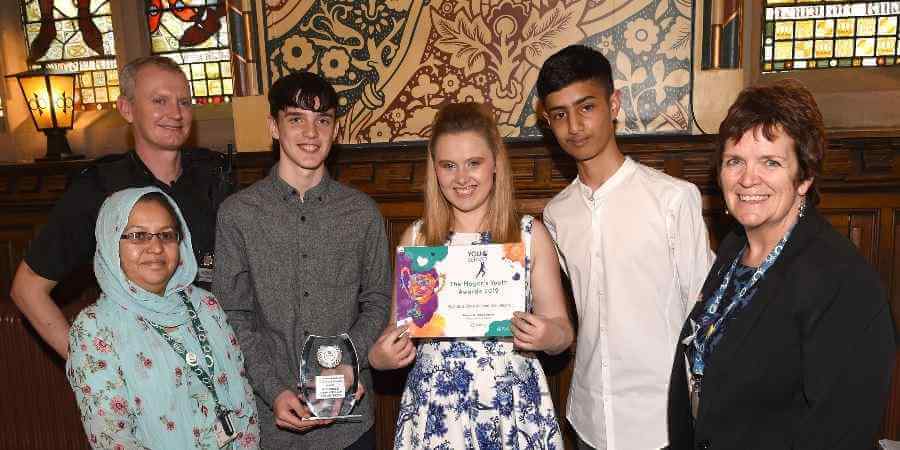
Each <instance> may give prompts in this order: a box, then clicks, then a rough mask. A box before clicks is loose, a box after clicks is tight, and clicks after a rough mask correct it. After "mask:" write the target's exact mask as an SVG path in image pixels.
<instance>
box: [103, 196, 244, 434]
mask: <svg viewBox="0 0 900 450" xmlns="http://www.w3.org/2000/svg"><path fill="white" fill-rule="evenodd" d="M151 192H160V193H162V191H161V190H159V189H158V188H155V187H144V188H132V189H125V190H122V191H119V192H116V193H115V194H113V195H111V196H110V197H109V198H107V199H106V201H105V202H103V206H102V207H101V208H100V214H99V216H98V217H97V227H96V236H97V253H96V255H95V256H94V273H95V274H96V275H97V281H98V282H99V284H100V288H101V289H102V290H103V294H102V295H101V297H100V299H99V300H98V301H97V306H96V311H97V315H98V317H99V316H101V315H102V316H103V317H104V321H105V323H106V324H108V326H109V327H110V328H111V329H112V332H113V334H114V335H115V336H116V341H115V345H116V350H115V354H116V355H117V358H118V361H117V362H118V364H119V367H120V368H121V374H122V378H123V379H124V380H125V384H126V386H127V389H128V391H129V393H130V395H131V396H133V397H134V398H140V399H142V401H141V406H140V409H141V414H139V415H138V416H137V417H136V419H135V420H136V422H137V424H138V429H139V430H140V433H139V434H140V437H141V438H142V439H143V440H144V441H145V442H151V443H152V445H150V447H152V448H186V446H185V444H184V443H188V442H194V441H195V439H196V438H197V436H196V435H194V434H192V433H195V431H194V430H195V429H197V428H198V427H201V428H204V427H207V426H211V424H212V422H213V420H214V416H215V414H214V413H212V412H210V413H209V415H208V416H207V417H206V418H198V417H197V416H196V415H192V414H191V411H190V408H189V407H188V406H187V404H189V403H191V402H194V401H195V399H193V398H190V397H187V396H184V395H180V394H182V393H184V392H185V390H186V389H187V386H189V385H190V384H191V383H195V384H196V385H198V386H199V385H201V383H200V381H199V380H194V379H193V378H191V380H186V381H185V382H184V384H180V385H179V383H177V382H175V381H174V380H176V378H177V374H178V373H179V371H180V372H181V373H184V374H185V375H184V376H185V377H195V375H194V374H193V373H191V372H190V371H189V369H187V368H186V366H184V360H182V359H181V358H180V357H178V356H177V355H176V354H175V352H174V351H173V350H172V349H171V348H170V347H169V346H168V345H167V344H166V343H165V341H163V340H162V338H159V337H158V336H156V333H155V331H154V330H153V329H152V328H149V327H147V326H146V325H144V324H143V323H142V319H141V318H143V319H146V320H149V321H152V322H154V323H156V324H159V325H162V326H164V327H174V326H178V325H182V324H185V323H189V321H190V318H189V317H188V311H187V306H185V304H184V301H182V299H181V295H182V294H181V292H184V294H185V295H187V296H188V298H189V301H190V303H191V304H192V305H193V306H194V309H195V310H197V312H198V317H199V320H200V321H201V322H202V325H203V327H204V328H205V329H206V330H207V336H208V337H209V348H210V351H211V353H212V356H213V359H214V360H215V370H216V373H214V374H211V376H212V377H213V379H214V380H216V381H215V382H214V384H215V388H216V391H217V393H218V396H219V400H220V401H221V403H222V405H223V406H224V407H225V408H226V409H228V410H232V411H238V413H236V414H235V417H234V420H233V421H234V425H235V427H236V429H238V430H246V429H247V427H248V420H249V419H250V417H251V416H252V415H253V414H254V411H255V405H253V404H249V403H247V402H246V392H245V391H244V389H245V385H244V383H243V376H242V374H241V372H242V366H241V364H240V363H239V360H238V359H237V358H236V357H235V354H234V353H233V350H232V349H233V347H232V344H231V343H230V342H229V339H233V335H229V334H230V328H228V329H227V330H228V331H225V332H226V333H229V334H222V331H219V325H218V324H217V323H216V321H215V319H214V318H213V317H212V315H211V314H210V313H208V312H206V310H207V309H208V308H209V305H210V303H209V302H211V301H214V300H213V297H212V295H211V294H210V293H209V292H207V291H204V290H203V289H200V288H197V287H194V286H192V285H191V283H192V281H193V279H194V277H195V276H196V274H197V260H196V258H195V257H194V252H193V251H192V249H191V234H190V232H189V231H188V227H187V223H186V222H185V220H184V217H182V215H181V211H180V210H179V209H178V206H177V205H176V204H175V202H174V201H173V200H172V199H171V198H170V197H168V196H167V195H165V193H163V196H164V197H165V198H166V200H168V201H169V204H171V205H172V207H173V209H174V210H175V214H176V215H177V216H178V221H179V222H180V223H181V232H182V235H183V237H182V239H181V243H180V244H179V248H178V250H179V252H180V255H181V262H180V263H179V265H178V267H177V268H176V270H175V273H174V274H172V277H171V278H170V279H169V282H168V284H167V285H166V288H165V291H164V293H163V295H162V296H160V295H157V294H154V293H152V292H148V291H147V290H145V289H143V288H141V287H140V286H138V285H137V284H135V283H133V282H132V281H130V280H129V279H128V278H127V277H126V276H125V273H124V271H123V270H122V268H121V266H120V263H119V239H120V236H121V235H122V231H123V230H124V229H125V226H126V224H127V223H128V216H129V215H130V214H131V210H132V209H133V208H134V205H135V204H136V203H137V202H138V200H140V198H141V197H143V196H144V195H146V194H149V193H151ZM123 309H124V310H126V313H125V314H123V311H122V310H123ZM129 315H131V317H128V316H129ZM98 320H99V319H98ZM106 320H108V321H106ZM185 345H186V346H187V347H188V349H189V350H190V348H191V347H192V346H195V348H196V349H197V350H195V351H198V350H199V349H200V347H199V345H200V344H199V342H196V341H193V340H192V341H191V342H185ZM145 358H153V363H152V365H151V366H149V367H148V366H147V364H146V360H145ZM201 367H203V368H204V369H208V366H207V365H206V364H203V363H201ZM173 374H175V375H174V376H173ZM188 381H190V382H188ZM201 389H202V388H201ZM204 392H206V391H205V390H204ZM129 398H130V397H129ZM134 404H137V400H134ZM210 411H211V409H210ZM161 417H165V418H167V419H168V420H171V421H172V422H173V423H175V424H178V425H177V427H174V430H173V429H172V428H168V427H167V424H166V421H162V420H160V418H161ZM204 429H205V428H204ZM173 443H178V444H173ZM236 446H237V444H232V446H231V447H229V448H234V447H236Z"/></svg>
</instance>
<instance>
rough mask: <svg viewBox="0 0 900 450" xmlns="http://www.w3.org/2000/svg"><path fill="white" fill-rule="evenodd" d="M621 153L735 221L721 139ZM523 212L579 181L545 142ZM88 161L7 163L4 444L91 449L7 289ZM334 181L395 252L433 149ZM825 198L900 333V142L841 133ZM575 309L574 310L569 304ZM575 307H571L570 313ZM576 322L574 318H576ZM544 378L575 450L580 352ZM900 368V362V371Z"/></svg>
mask: <svg viewBox="0 0 900 450" xmlns="http://www.w3.org/2000/svg"><path fill="white" fill-rule="evenodd" d="M620 144H621V146H622V148H623V151H624V152H625V153H626V154H628V155H630V156H631V157H633V158H635V159H637V160H639V161H642V162H644V163H645V164H648V165H650V166H652V167H657V168H659V169H660V170H664V171H666V172H667V173H669V174H671V175H673V176H679V177H681V178H684V179H686V180H688V181H691V182H693V183H695V184H697V186H698V187H699V188H700V190H701V192H702V193H703V205H704V219H705V220H706V223H707V226H708V228H709V231H710V240H711V243H712V245H713V247H714V248H715V247H716V246H718V243H719V242H720V240H721V239H722V238H723V237H724V236H725V234H726V233H727V232H728V231H729V230H730V229H731V228H732V227H733V226H734V220H733V218H731V217H730V216H728V215H726V214H725V212H724V208H723V206H722V199H721V194H720V193H719V192H718V188H717V185H716V181H715V175H714V173H713V170H712V166H711V164H712V158H711V154H712V150H713V148H714V138H713V137H710V136H700V137H697V136H654V137H637V138H631V137H629V138H624V139H621V140H620ZM508 148H509V152H510V158H511V165H512V170H513V174H514V181H515V184H516V188H517V207H518V208H519V210H520V211H521V212H524V213H529V214H533V215H535V216H537V217H540V213H541V211H542V210H543V208H544V205H545V204H546V202H547V201H548V200H549V199H550V198H551V197H552V196H553V195H555V194H556V193H557V192H559V190H561V189H563V188H564V187H565V186H567V185H568V184H569V183H570V182H571V180H572V179H573V178H574V177H575V175H576V170H575V165H574V163H573V162H572V160H571V159H570V158H568V157H567V156H566V155H564V154H563V153H561V152H560V151H559V150H557V149H554V148H552V147H548V146H547V145H545V144H544V143H540V142H523V141H515V142H511V143H509V144H508ZM273 162H274V159H273V157H272V155H271V154H269V153H256V154H239V155H238V157H237V160H236V162H235V164H236V166H237V167H238V168H239V169H238V171H237V179H238V180H239V184H240V186H241V187H246V186H248V185H249V184H251V183H253V182H254V181H256V180H259V179H260V178H262V177H264V176H266V174H267V173H268V169H269V167H270V166H271V164H272V163H273ZM86 164H89V162H86V161H81V162H68V163H42V164H28V165H6V166H4V165H0V289H2V290H0V345H2V348H3V349H4V350H3V351H2V352H0V385H2V386H4V391H5V392H7V395H6V397H5V398H4V408H0V448H3V449H7V448H9V449H19V448H22V449H25V448H42V449H43V448H62V449H68V448H85V447H86V442H85V440H84V436H83V433H82V430H81V426H80V423H79V422H78V412H77V408H76V407H75V403H74V399H73V397H72V394H71V392H70V391H69V388H68V384H67V382H66V380H65V377H64V372H63V371H64V366H63V363H62V361H61V360H60V359H59V358H57V357H56V356H54V355H53V353H52V351H51V350H50V349H49V348H48V347H47V346H45V345H44V344H42V343H41V342H40V341H39V340H38V338H37V336H36V335H35V334H34V331H33V330H32V329H31V327H30V326H28V325H27V324H25V323H23V319H22V317H21V315H20V314H19V313H18V311H17V310H16V309H15V307H14V306H13V305H12V303H11V302H10V301H9V299H8V296H7V292H8V289H9V288H8V287H9V280H10V279H11V275H12V271H13V270H15V266H16V265H17V263H18V260H19V258H21V256H22V255H23V254H24V251H25V249H26V248H27V245H28V242H29V241H30V240H31V238H32V236H33V235H34V233H35V232H36V230H37V228H38V227H39V226H41V224H43V223H44V222H45V221H46V218H47V214H48V212H49V209H50V208H51V207H52V205H53V203H54V202H55V201H56V200H57V199H58V198H59V196H60V195H61V193H62V191H63V187H64V185H65V182H64V180H65V179H66V176H67V175H69V174H72V173H76V172H77V171H79V170H81V169H82V168H83V167H85V166H86ZM329 170H330V172H331V174H332V175H333V176H334V177H336V178H337V179H339V180H341V181H343V182H345V183H348V184H350V185H352V186H354V187H356V188H357V189H360V190H362V191H363V192H366V193H367V194H369V195H370V196H372V198H373V199H375V201H376V202H377V203H378V206H379V208H380V210H381V212H382V214H383V215H384V217H385V227H386V231H387V234H388V238H389V239H390V241H391V245H392V247H393V246H396V245H397V243H398V242H399V239H400V236H401V235H402V233H403V231H404V230H405V229H406V227H408V226H409V225H410V224H411V223H412V222H413V221H414V220H416V219H417V218H419V217H420V215H421V213H422V188H423V184H424V179H425V149H424V146H422V145H417V144H413V145H403V146H385V147H384V148H367V149H365V150H360V149H343V150H341V151H338V152H336V154H335V156H334V157H333V158H332V159H331V161H329ZM818 184H819V186H820V188H821V190H822V191H823V192H824V195H823V200H822V203H821V204H820V209H821V210H822V211H823V213H824V214H825V216H826V217H827V218H828V220H829V221H830V222H831V224H832V225H833V226H835V228H836V229H837V230H839V231H840V232H841V233H842V234H844V235H845V236H847V237H848V238H849V239H850V240H851V241H853V242H854V243H855V244H856V245H857V247H858V248H859V249H860V251H861V253H862V254H863V255H864V256H865V258H866V259H867V260H868V261H869V262H871V263H872V264H873V265H875V266H876V267H877V268H878V270H879V273H880V274H881V276H882V279H883V280H884V282H885V286H886V287H888V289H889V292H890V294H889V295H890V301H891V304H892V308H893V310H894V311H895V315H894V320H895V324H896V325H897V327H898V329H900V314H897V312H900V276H897V275H898V274H900V248H898V246H897V245H896V244H895V243H896V242H898V240H900V137H871V136H867V135H844V136H839V137H837V138H833V139H832V142H831V146H830V148H829V150H828V152H827V154H826V159H825V173H824V174H823V175H822V176H821V177H820V179H819V182H818ZM91 278H92V277H91V271H90V267H85V268H84V269H82V270H81V271H80V272H78V273H76V274H74V275H73V276H71V277H69V279H68V280H66V281H64V282H63V283H61V284H60V286H59V287H58V288H57V289H56V290H55V291H54V297H55V298H56V299H57V301H58V302H59V303H60V304H62V305H64V311H65V313H66V316H67V317H70V318H73V317H74V316H75V314H77V312H78V311H79V310H80V309H81V308H82V307H83V306H85V305H86V304H88V303H89V302H90V301H91V300H92V299H93V298H95V297H96V285H95V284H93V282H92V280H91ZM570 307H571V305H570ZM572 309H574V308H572ZM571 313H572V314H573V315H574V311H571ZM542 363H543V366H544V369H545V371H546V373H547V375H548V383H549V386H550V390H551V393H552V396H553V399H554V403H555V405H556V408H557V413H558V415H559V418H560V423H561V424H562V425H563V427H564V429H565V430H567V431H566V441H567V447H568V448H573V447H572V444H573V442H572V437H573V435H572V433H571V429H570V428H569V427H568V425H567V424H566V422H565V419H564V416H565V406H566V403H565V402H566V398H567V395H568V386H569V383H570V381H571V373H572V372H571V371H572V363H573V359H572V353H571V352H570V353H564V354H562V355H559V356H556V357H543V358H542ZM897 370H900V361H898V369H897ZM406 374H407V371H406V370H397V371H390V372H379V373H376V374H375V392H374V393H372V395H375V396H376V405H375V412H376V435H377V439H378V448H390V443H391V442H392V439H393V433H394V421H395V419H396V417H397V412H398V408H399V400H400V395H401V394H402V390H403V383H404V382H405V379H406ZM897 378H898V377H895V380H894V384H893V387H892V391H891V398H890V402H889V407H888V408H887V411H886V414H885V419H884V426H883V430H882V436H885V437H889V438H892V439H898V438H900V380H898V379H897Z"/></svg>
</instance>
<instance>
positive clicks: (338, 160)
mask: <svg viewBox="0 0 900 450" xmlns="http://www.w3.org/2000/svg"><path fill="white" fill-rule="evenodd" d="M618 142H619V146H620V147H621V149H622V151H623V153H625V154H626V155H629V156H630V157H632V158H634V159H636V160H638V161H640V162H641V163H643V164H646V165H648V166H650V167H653V168H656V169H659V170H662V171H664V172H666V173H668V174H670V175H673V176H676V177H679V178H683V179H686V180H688V181H690V182H692V183H694V184H696V185H697V186H699V187H700V189H701V190H702V191H703V192H704V193H707V194H709V193H714V192H717V191H718V187H717V185H716V180H715V173H714V168H713V167H712V156H713V152H714V150H715V147H716V136H715V135H702V136H678V135H672V136H665V135H663V136H626V137H620V138H618ZM507 148H508V149H509V154H510V160H511V165H512V170H513V178H514V180H515V184H516V190H517V193H518V197H519V198H522V199H528V198H542V197H546V196H548V195H550V194H554V193H556V192H558V191H559V190H561V189H562V188H563V187H565V186H566V185H567V184H568V183H569V182H571V180H572V179H573V178H574V177H575V175H576V169H575V164H574V162H573V161H572V159H571V158H569V157H568V155H566V154H565V153H564V152H562V151H561V150H560V149H559V148H558V147H557V146H556V144H555V143H554V142H552V141H549V140H548V141H538V140H515V141H510V142H508V143H507ZM425 149H426V145H425V143H424V142H417V143H411V144H399V145H398V144H385V145H366V146H346V147H337V148H336V149H335V151H334V154H333V155H332V157H331V158H330V160H329V164H328V166H329V169H330V171H331V174H332V175H333V176H334V177H336V178H338V179H339V180H341V181H344V182H346V183H348V184H350V185H352V186H354V187H356V188H358V189H360V190H362V191H363V192H366V193H367V194H369V195H371V196H372V197H374V198H375V199H376V200H382V201H403V200H409V199H414V198H415V199H418V198H420V196H421V192H422V185H423V183H424V180H425V177H424V174H425V151H426V150H425ZM274 161H275V159H274V157H273V156H272V154H271V153H270V152H258V153H252V152H251V153H239V154H238V155H237V156H236V161H235V166H236V167H237V179H238V182H239V183H240V185H241V186H247V185H250V184H252V183H253V182H254V181H257V180H259V179H260V178H263V177H264V176H266V174H267V173H268V169H269V167H271V165H272V163H273V162H274ZM90 163H91V162H90V161H73V162H57V163H28V164H7V165H0V207H3V206H15V207H16V208H21V207H23V206H25V205H24V204H28V205H29V206H31V207H35V206H39V207H40V206H43V207H47V206H50V205H52V204H53V202H55V201H56V199H58V198H59V197H60V196H61V195H62V193H63V192H64V191H65V185H66V180H67V177H68V176H69V175H71V174H74V173H77V172H78V171H80V170H83V169H84V168H85V167H87V166H88V165H89V164H90ZM819 187H820V189H821V190H822V191H823V192H868V191H882V192H883V191H885V190H890V191H894V190H897V191H900V136H865V135H859V134H849V133H848V134H846V135H832V137H831V140H830V142H829V148H828V150H827V152H826V156H825V161H824V164H823V174H822V176H821V177H820V179H819Z"/></svg>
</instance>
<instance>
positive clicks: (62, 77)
mask: <svg viewBox="0 0 900 450" xmlns="http://www.w3.org/2000/svg"><path fill="white" fill-rule="evenodd" d="M13 76H15V77H16V80H17V81H18V82H19V88H21V89H22V95H23V96H24V97H25V99H26V100H27V101H28V110H29V111H30V112H31V118H32V120H34V126H35V127H37V129H38V130H40V131H45V130H48V129H54V128H55V129H71V128H72V124H73V123H74V122H75V74H74V73H66V72H55V71H49V70H46V69H37V70H29V71H27V72H21V73H17V74H15V75H13Z"/></svg>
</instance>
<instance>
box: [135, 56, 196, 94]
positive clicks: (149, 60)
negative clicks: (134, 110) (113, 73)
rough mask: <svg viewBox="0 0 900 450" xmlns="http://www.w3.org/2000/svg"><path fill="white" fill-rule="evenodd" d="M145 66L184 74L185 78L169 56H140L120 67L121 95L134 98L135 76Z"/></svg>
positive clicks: (179, 67)
mask: <svg viewBox="0 0 900 450" xmlns="http://www.w3.org/2000/svg"><path fill="white" fill-rule="evenodd" d="M145 66H155V67H158V68H160V69H163V70H169V71H172V72H175V73H179V74H181V75H182V76H184V77H185V79H186V78H187V76H186V75H184V72H183V71H182V70H181V66H179V65H178V63H176V62H175V61H173V60H172V59H171V58H168V57H165V56H159V55H153V56H142V57H140V58H137V59H135V60H132V61H131V62H129V63H128V64H125V67H122V72H121V73H120V74H119V89H120V90H121V91H120V92H121V95H123V96H124V97H125V98H127V99H128V100H134V84H135V81H136V80H135V78H136V77H137V74H138V72H139V71H140V70H141V68H143V67H145Z"/></svg>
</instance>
